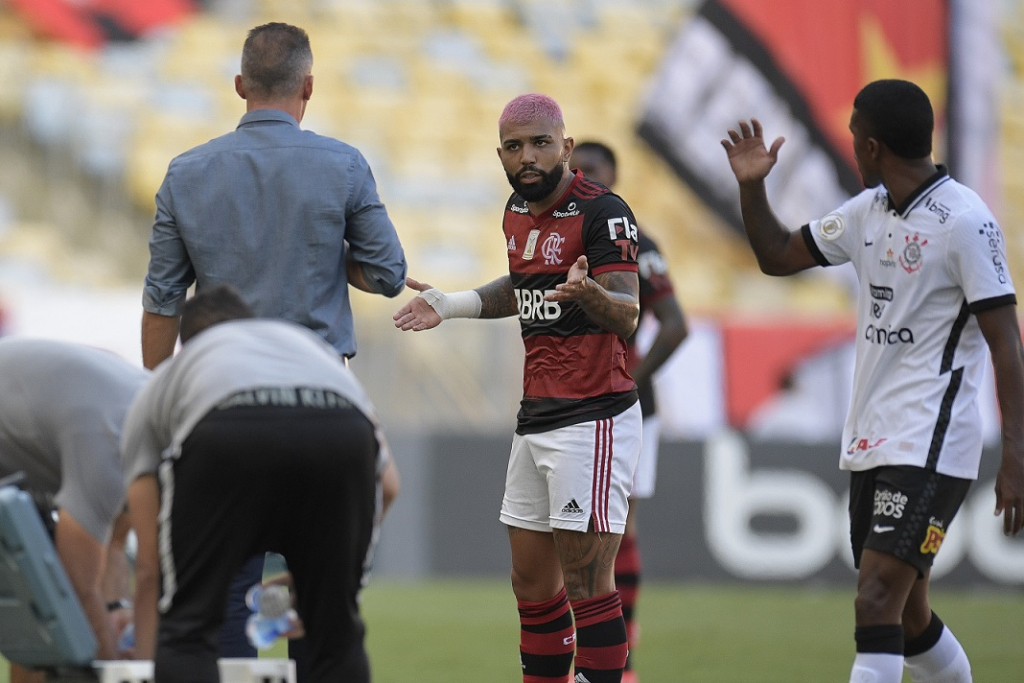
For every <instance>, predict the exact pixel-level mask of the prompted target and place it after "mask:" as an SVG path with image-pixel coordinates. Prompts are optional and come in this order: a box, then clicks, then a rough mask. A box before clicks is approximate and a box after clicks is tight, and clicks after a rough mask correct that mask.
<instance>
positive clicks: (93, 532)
mask: <svg viewBox="0 0 1024 683" xmlns="http://www.w3.org/2000/svg"><path fill="white" fill-rule="evenodd" d="M148 376H149V373H148V372H147V371H145V370H143V369H142V368H139V367H136V366H134V365H132V364H130V363H129V362H128V361H126V360H123V359H122V358H120V357H119V356H117V355H115V354H113V353H111V352H109V351H104V350H102V349H96V348H92V347H88V346H82V345H78V344H70V343H66V342H59V341H49V340H42V339H19V338H5V339H2V340H0V477H6V476H9V475H13V474H16V473H18V472H23V473H24V475H25V479H24V481H23V483H22V488H24V489H25V490H26V491H28V492H29V493H31V494H33V496H34V497H35V498H36V500H37V501H38V502H40V503H41V504H42V507H43V508H44V513H45V507H46V506H47V505H48V504H52V505H53V506H54V507H55V508H56V510H57V512H58V519H57V522H56V527H55V532H54V543H55V545H56V548H57V554H58V556H59V557H60V559H61V562H62V564H63V565H64V569H65V570H66V571H67V574H68V578H69V579H70V580H71V585H72V586H73V587H74V589H75V592H76V593H77V595H78V599H79V601H80V602H81V603H82V607H83V609H84V610H85V614H86V616H87V617H88V619H89V623H90V624H91V626H92V628H93V631H95V633H96V639H97V642H98V644H99V649H98V651H97V658H99V659H112V658H114V657H115V655H116V654H117V653H116V651H115V638H116V636H115V628H116V627H115V623H114V621H113V615H111V614H110V613H109V612H108V609H107V605H106V602H107V600H106V598H105V596H104V595H103V589H102V582H103V580H104V575H103V574H104V567H105V566H107V565H108V564H109V565H110V566H111V567H115V566H116V567H121V568H123V569H124V570H125V571H126V568H124V566H123V564H119V563H117V562H116V561H115V558H114V557H113V556H111V557H110V558H109V560H110V562H109V563H108V557H107V555H108V551H107V544H108V542H109V541H110V538H111V528H112V525H113V524H114V521H115V519H116V518H117V517H118V516H119V514H120V513H121V512H122V511H123V509H124V501H125V488H124V482H123V474H122V472H121V462H120V457H119V448H118V446H119V439H120V435H121V426H122V423H123V421H124V416H125V413H126V412H127V410H128V405H129V404H130V403H131V401H132V399H133V398H134V397H135V394H136V393H137V392H138V390H139V388H140V387H141V386H142V385H143V383H144V382H145V381H146V379H147V378H148ZM111 555H113V553H111ZM19 675H24V674H23V673H22V674H19ZM21 680H26V679H21Z"/></svg>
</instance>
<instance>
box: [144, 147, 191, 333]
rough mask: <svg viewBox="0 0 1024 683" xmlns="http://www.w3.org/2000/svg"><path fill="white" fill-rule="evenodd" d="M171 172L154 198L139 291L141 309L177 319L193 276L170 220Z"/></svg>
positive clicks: (176, 228) (171, 209) (173, 220)
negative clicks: (153, 215) (145, 269)
mask: <svg viewBox="0 0 1024 683" xmlns="http://www.w3.org/2000/svg"><path fill="white" fill-rule="evenodd" d="M172 173H173V164H172V166H171V168H169V169H168V170H167V176H166V177H165V178H164V182H163V184H162V185H161V186H160V190H159V191H158V192H157V195H156V219H155V220H154V222H153V232H152V234H151V235H150V237H149V271H148V272H147V273H146V280H145V283H144V285H143V290H142V307H143V308H144V309H145V310H146V311H149V312H150V313H156V314H158V315H166V316H179V315H181V309H182V307H183V306H184V305H185V296H186V294H187V293H188V288H189V286H191V284H192V283H193V282H195V279H196V274H195V270H194V269H193V267H192V261H191V260H190V259H189V255H188V250H187V249H186V248H185V242H184V241H183V240H182V239H181V234H180V232H179V231H178V225H177V222H176V221H175V218H174V211H173V201H172V198H171V188H170V181H171V174H172Z"/></svg>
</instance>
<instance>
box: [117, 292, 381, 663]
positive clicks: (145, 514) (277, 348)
mask: <svg viewBox="0 0 1024 683" xmlns="http://www.w3.org/2000/svg"><path fill="white" fill-rule="evenodd" d="M248 318H252V312H251V310H250V309H249V308H248V307H247V306H246V305H245V302H244V301H242V300H241V298H240V297H239V296H238V294H237V292H235V291H234V290H233V289H232V288H231V287H229V286H226V285H222V286H218V287H214V288H211V289H208V290H204V291H203V292H200V293H199V294H197V295H196V296H195V297H193V298H192V299H190V300H189V302H188V303H187V304H186V307H185V310H184V314H183V316H182V326H181V335H182V342H183V346H182V350H181V352H180V353H178V354H177V355H176V356H174V358H172V359H170V360H169V361H168V362H166V363H163V364H161V365H160V367H159V368H157V369H156V371H155V372H154V373H153V379H152V381H151V382H150V383H149V384H147V385H146V386H145V387H144V388H143V389H142V390H141V391H140V392H139V394H138V396H137V397H136V399H135V401H134V402H133V403H132V406H131V408H130V409H129V411H128V415H127V417H126V418H125V425H124V430H123V437H122V448H121V450H122V461H123V465H124V476H125V483H126V485H127V488H128V507H129V511H130V513H131V517H132V523H133V526H134V528H135V531H136V534H137V536H138V541H139V549H138V555H137V558H136V565H135V570H136V611H135V617H136V620H135V632H136V654H137V655H138V656H141V657H148V656H151V655H152V656H153V659H154V675H155V681H156V683H179V682H180V683H215V682H216V681H217V680H218V677H217V651H216V648H215V642H214V638H213V636H214V634H215V633H216V631H217V629H218V628H220V623H221V621H222V618H223V605H224V604H225V601H226V600H227V599H228V594H229V591H230V588H231V584H232V583H233V578H234V577H235V576H236V574H237V572H238V571H239V569H240V568H241V567H242V566H243V565H244V564H245V563H246V561H247V558H249V557H251V556H253V555H254V554H256V553H260V554H262V553H263V552H266V551H273V552H279V553H281V554H282V555H284V557H285V558H286V560H287V562H288V567H289V569H290V570H291V574H292V576H293V578H294V585H295V590H296V592H295V609H296V611H297V613H298V616H299V617H300V618H301V622H302V624H303V625H304V627H305V633H306V637H305V639H304V640H305V642H306V644H307V646H308V655H307V661H306V662H305V663H306V665H307V666H308V669H307V672H306V676H307V680H308V681H309V683H327V682H328V681H331V682H336V681H347V682H348V683H368V682H369V680H370V675H369V662H368V660H367V657H366V652H365V649H364V646H363V640H364V629H363V623H362V620H361V619H360V616H359V591H360V589H361V588H362V585H363V583H364V580H365V576H364V572H365V569H366V567H367V566H368V563H369V555H370V551H371V549H372V547H373V544H374V539H375V538H376V535H377V525H378V523H379V521H380V516H381V515H382V514H383V510H382V504H381V492H380V484H379V480H380V476H381V472H382V471H383V469H384V466H385V465H386V463H387V462H388V460H389V459H390V458H389V456H388V450H387V446H386V442H385V440H384V437H383V435H382V433H381V430H380V429H379V428H378V426H377V424H376V422H375V419H374V412H373V408H372V406H371V405H370V402H369V399H368V397H367V395H366V393H365V391H364V390H363V388H362V387H361V386H360V384H359V382H358V380H357V379H356V377H355V375H354V374H353V373H352V372H351V371H350V370H349V369H348V368H346V367H345V365H344V364H343V363H342V360H341V359H340V358H339V357H338V355H337V354H336V353H335V352H334V350H333V349H332V348H331V347H330V346H329V345H327V344H325V343H324V342H323V340H321V339H320V338H318V337H317V336H316V335H315V334H313V333H312V332H310V331H309V330H307V329H304V328H302V327H301V326H299V325H296V324H294V323H291V322H288V321H282V320H251V319H248ZM158 610H159V617H158V616H157V612H158Z"/></svg>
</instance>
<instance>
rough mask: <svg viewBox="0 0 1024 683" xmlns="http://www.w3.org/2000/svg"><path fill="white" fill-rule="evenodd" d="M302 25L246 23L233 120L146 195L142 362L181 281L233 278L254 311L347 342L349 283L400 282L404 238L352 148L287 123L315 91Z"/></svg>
mask: <svg viewBox="0 0 1024 683" xmlns="http://www.w3.org/2000/svg"><path fill="white" fill-rule="evenodd" d="M312 64H313V56H312V52H311V50H310V46H309V39H308V37H307V36H306V34H305V32H304V31H302V29H299V28H296V27H293V26H289V25H287V24H267V25H264V26H259V27H257V28H254V29H253V30H252V31H250V33H249V36H248V38H247V39H246V41H245V46H244V48H243V50H242V73H241V75H239V76H236V77H235V90H236V92H238V94H239V96H240V97H242V98H243V99H244V100H245V101H246V108H247V112H246V114H245V116H243V117H242V120H241V122H240V123H239V125H238V128H237V129H236V130H235V131H234V132H231V133H228V134H227V135H223V136H221V137H219V138H216V139H214V140H211V141H210V142H208V143H206V144H204V145H200V146H199V147H196V148H194V149H192V150H189V151H188V152H185V153H184V154H182V155H181V156H179V157H177V158H175V159H174V160H173V161H172V162H171V164H170V167H169V168H168V170H167V176H166V177H165V178H164V182H163V185H162V186H161V187H160V191H159V192H158V193H157V196H156V205H157V210H156V221H155V223H154V225H153V233H152V235H151V237H150V242H149V247H150V255H151V256H150V262H149V272H148V274H147V275H146V281H145V291H144V294H143V300H142V301H143V308H144V309H145V310H144V312H143V319H142V355H143V363H144V364H145V366H146V367H148V368H153V367H155V366H156V365H157V364H158V363H160V362H161V361H163V360H164V359H165V358H167V357H169V356H170V355H171V354H172V353H173V352H174V345H175V342H176V340H177V336H178V321H179V317H180V315H181V308H182V305H183V304H184V303H185V294H186V290H187V289H188V288H189V286H190V285H191V284H192V283H193V282H196V283H197V287H198V288H199V289H203V288H206V287H210V286H213V285H217V284H231V285H234V286H235V287H236V288H237V289H238V290H239V291H240V292H241V293H242V295H243V296H244V297H245V299H246V301H247V303H248V304H249V305H250V306H252V308H253V310H255V312H256V314H257V315H258V316H260V317H272V318H284V319H287V320H291V321H293V322H296V323H299V324H300V325H303V326H305V327H308V328H309V329H311V330H313V331H314V332H316V333H317V334H319V335H320V336H322V337H323V338H324V339H325V340H326V341H327V342H328V343H329V344H331V345H332V346H333V347H334V348H335V349H337V351H338V353H339V354H341V355H343V356H346V357H348V356H352V355H354V354H355V352H356V343H355V336H354V334H353V329H352V309H351V306H350V303H349V298H348V285H349V284H352V285H353V286H355V287H357V288H358V289H362V290H364V291H367V292H371V293H375V294H383V295H385V296H388V297H393V296H396V295H397V294H398V293H400V292H401V291H402V289H403V287H404V286H405V274H406V262H405V254H404V253H403V251H402V245H401V244H400V242H399V240H398V235H397V233H396V232H395V227H394V225H392V223H391V220H390V219H389V218H388V214H387V211H386V210H385V208H384V205H383V204H382V203H381V201H380V199H379V198H378V196H377V188H376V184H375V182H374V179H373V174H372V173H371V172H370V167H369V165H368V164H367V162H366V159H364V158H363V156H362V154H360V152H359V150H357V149H355V148H354V147H352V146H350V145H347V144H345V143H343V142H340V141H338V140H334V139H332V138H328V137H323V136H320V135H316V134H315V133H312V132H310V131H303V130H300V128H299V122H301V121H302V116H303V114H304V113H305V110H306V102H307V101H308V100H309V98H310V96H311V95H312V93H313V76H312V74H311V73H310V70H311V68H312Z"/></svg>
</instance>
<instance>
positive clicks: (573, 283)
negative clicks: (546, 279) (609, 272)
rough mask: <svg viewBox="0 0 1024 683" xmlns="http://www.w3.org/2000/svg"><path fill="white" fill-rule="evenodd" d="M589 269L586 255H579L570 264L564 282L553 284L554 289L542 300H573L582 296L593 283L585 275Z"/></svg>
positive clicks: (588, 290)
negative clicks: (574, 261)
mask: <svg viewBox="0 0 1024 683" xmlns="http://www.w3.org/2000/svg"><path fill="white" fill-rule="evenodd" d="M589 270H590V264H589V263H588V262H587V257H586V256H580V257H579V258H578V259H576V263H574V264H572V266H570V268H569V274H568V276H567V277H566V278H565V282H563V283H562V284H560V285H555V291H553V292H551V293H550V294H547V295H546V296H545V297H544V301H574V300H579V299H582V298H584V297H585V296H586V295H587V294H588V293H589V292H590V289H591V288H592V287H593V286H594V284H595V283H594V282H593V281H592V280H591V279H590V278H588V277H587V272H588V271H589Z"/></svg>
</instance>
